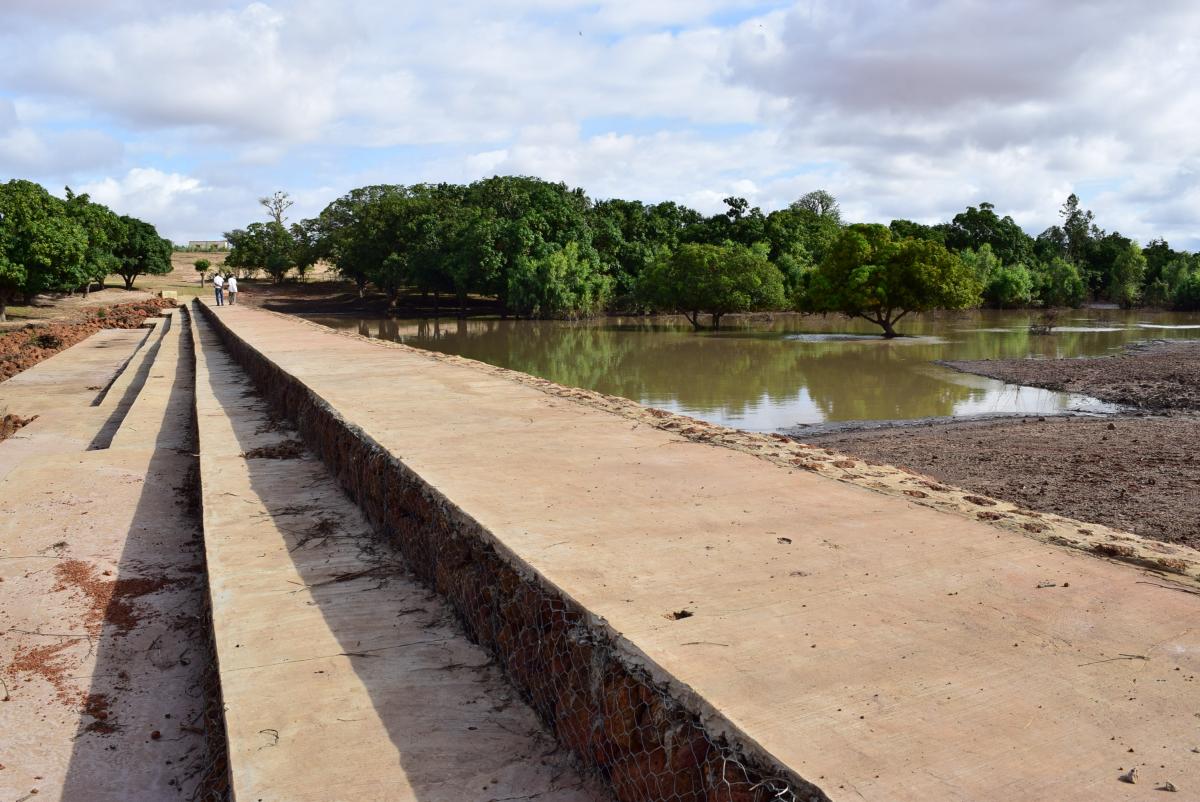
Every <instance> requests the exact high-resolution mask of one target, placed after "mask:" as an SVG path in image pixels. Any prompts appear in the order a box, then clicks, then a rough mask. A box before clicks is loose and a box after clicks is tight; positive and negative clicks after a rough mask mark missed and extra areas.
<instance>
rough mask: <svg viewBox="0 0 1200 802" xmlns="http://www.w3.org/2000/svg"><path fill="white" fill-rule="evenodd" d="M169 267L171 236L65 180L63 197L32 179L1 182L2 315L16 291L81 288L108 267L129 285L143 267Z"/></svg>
mask: <svg viewBox="0 0 1200 802" xmlns="http://www.w3.org/2000/svg"><path fill="white" fill-rule="evenodd" d="M169 272H171V243H170V241H169V240H166V239H163V238H162V237H160V236H159V235H158V231H157V230H155V228H154V226H152V225H150V224H149V223H147V222H145V221H143V220H139V219H137V218H135V217H129V216H128V215H118V214H116V213H115V212H113V211H112V210H111V209H109V208H108V207H107V206H103V205H102V204H99V203H93V202H92V201H91V200H90V199H89V198H88V196H87V195H86V194H84V195H76V194H75V193H74V192H72V191H71V189H70V188H69V187H68V188H67V191H66V199H65V200H64V199H62V198H57V197H55V196H54V195H51V194H50V193H49V192H48V191H47V190H46V189H45V188H44V187H42V186H41V185H39V184H35V183H34V182H32V181H24V180H20V179H13V180H11V181H8V182H7V183H4V184H0V321H4V320H6V313H7V309H8V306H9V304H11V303H12V302H13V301H14V300H16V299H18V298H23V299H26V300H30V299H32V298H33V296H34V295H37V294H38V293H44V292H78V291H80V290H82V291H83V292H84V293H85V294H86V293H87V292H89V291H90V289H91V287H92V285H93V284H100V285H101V286H103V284H104V280H105V279H106V278H107V277H108V276H109V275H112V274H116V275H119V276H121V277H122V278H123V279H124V280H125V288H126V289H132V288H133V282H134V281H135V280H136V279H137V277H138V276H140V275H142V274H144V273H150V274H166V273H169Z"/></svg>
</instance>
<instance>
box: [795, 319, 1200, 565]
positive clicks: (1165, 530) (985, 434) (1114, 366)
mask: <svg viewBox="0 0 1200 802" xmlns="http://www.w3.org/2000/svg"><path fill="white" fill-rule="evenodd" d="M946 364H948V365H949V366H950V367H953V368H955V369H957V370H962V371H966V372H972V373H978V374H981V375H984V376H990V377H992V378H995V379H999V380H1001V381H1006V382H1010V383H1013V384H1023V385H1027V386H1035V387H1045V388H1048V389H1052V390H1061V391H1066V392H1076V393H1085V394H1087V395H1091V396H1094V397H1096V398H1100V399H1102V400H1104V401H1109V402H1112V403H1118V404H1123V405H1125V406H1128V407H1131V408H1133V411H1131V412H1129V413H1126V414H1121V415H1117V416H1110V417H1103V418H1069V417H1051V418H1015V419H1003V420H991V421H975V422H957V423H955V422H950V423H925V424H919V425H913V426H896V427H891V428H885V429H875V430H870V431H866V430H860V431H842V432H837V433H832V434H825V435H819V434H814V435H803V437H804V439H805V440H806V441H808V442H811V443H815V444H818V445H821V446H826V447H829V448H834V449H837V450H839V451H844V452H846V453H848V454H852V455H855V456H858V457H861V458H863V459H870V460H878V461H881V462H886V463H889V464H893V465H900V466H904V467H907V468H910V469H912V470H915V471H919V472H921V473H924V474H927V475H929V476H932V477H934V478H936V479H938V480H940V481H943V482H947V483H949V484H953V485H957V486H959V487H962V488H965V489H967V490H972V491H975V492H977V493H981V494H983V495H987V496H992V497H994V498H999V499H1004V500H1006V501H1011V502H1014V503H1017V504H1020V505H1022V506H1024V507H1027V508H1030V509H1033V510H1038V511H1041V512H1050V513H1057V514H1060V515H1066V516H1070V517H1072V518H1078V519H1080V520H1084V521H1091V522H1096V523H1101V524H1105V525H1107V526H1111V527H1114V528H1116V529H1123V530H1126V531H1129V532H1134V533H1136V534H1139V535H1144V536H1146V537H1149V538H1153V539H1155V540H1161V541H1164V542H1169V543H1178V544H1182V545H1188V546H1192V547H1197V546H1200V454H1198V453H1197V449H1196V443H1197V441H1198V439H1200V343H1197V342H1161V341H1160V342H1153V343H1148V344H1139V345H1136V346H1131V347H1129V348H1127V349H1126V350H1125V351H1123V352H1122V353H1120V354H1118V355H1116V356H1111V357H1098V358H1091V359H1014V360H985V361H979V362H949V363H946Z"/></svg>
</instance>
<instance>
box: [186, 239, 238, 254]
mask: <svg viewBox="0 0 1200 802" xmlns="http://www.w3.org/2000/svg"><path fill="white" fill-rule="evenodd" d="M188 250H189V251H227V250H229V243H228V242H227V241H226V240H223V239H191V240H188Z"/></svg>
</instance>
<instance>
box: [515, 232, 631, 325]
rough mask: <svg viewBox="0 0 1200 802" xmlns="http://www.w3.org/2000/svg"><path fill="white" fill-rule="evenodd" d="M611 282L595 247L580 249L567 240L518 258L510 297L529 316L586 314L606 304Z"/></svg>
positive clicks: (518, 310) (520, 312)
mask: <svg viewBox="0 0 1200 802" xmlns="http://www.w3.org/2000/svg"><path fill="white" fill-rule="evenodd" d="M612 285H613V279H612V277H611V276H607V275H605V274H604V272H603V271H602V270H601V269H600V260H599V258H598V256H597V255H596V252H595V251H588V252H581V250H580V248H579V246H578V244H576V243H574V242H568V243H567V244H566V246H564V247H562V248H558V249H555V250H553V251H550V252H549V253H547V254H545V255H543V256H540V257H536V258H531V259H524V260H521V261H520V262H518V264H517V265H516V266H515V267H514V269H513V272H512V273H511V274H510V275H509V292H508V298H509V303H510V304H511V305H512V308H513V309H514V310H515V311H517V312H518V313H519V314H522V315H526V316H529V317H572V318H573V317H585V316H588V315H594V314H596V313H597V312H600V311H601V310H602V309H603V308H604V305H605V303H606V302H607V301H608V298H609V295H610V294H611V292H612Z"/></svg>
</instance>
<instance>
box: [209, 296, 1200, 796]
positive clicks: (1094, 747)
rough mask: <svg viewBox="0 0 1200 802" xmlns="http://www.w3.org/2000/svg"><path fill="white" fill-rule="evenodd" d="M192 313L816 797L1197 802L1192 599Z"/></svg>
mask: <svg viewBox="0 0 1200 802" xmlns="http://www.w3.org/2000/svg"><path fill="white" fill-rule="evenodd" d="M211 311H212V312H213V313H215V315H216V316H217V317H218V319H219V321H220V323H221V324H222V325H224V326H226V327H228V330H229V331H230V332H231V333H232V335H233V336H234V337H236V338H239V339H241V340H242V341H244V342H245V343H248V344H249V345H250V346H251V347H252V348H253V349H255V350H256V351H257V352H258V353H259V354H261V356H262V357H263V358H264V359H265V360H267V361H269V362H270V363H272V364H273V365H275V366H276V367H278V368H279V369H280V370H282V371H283V372H284V373H285V374H287V375H290V376H292V377H295V378H296V379H298V380H299V381H300V382H301V383H303V385H305V386H306V387H307V388H308V389H309V390H310V391H311V392H312V393H314V394H316V396H318V397H319V398H320V399H323V401H325V402H327V403H328V404H329V405H331V406H332V407H333V408H334V409H336V410H337V412H338V413H339V414H340V415H341V416H342V417H343V418H344V419H345V421H346V423H347V424H348V425H349V426H350V427H359V429H360V430H361V432H362V433H363V434H364V435H365V436H369V437H370V438H373V440H374V441H375V442H376V443H378V444H379V445H380V446H381V447H382V448H384V449H385V450H386V451H388V452H390V453H391V454H392V455H395V456H397V457H399V458H400V459H401V460H402V461H403V463H404V465H405V466H407V467H408V468H409V469H411V470H412V471H413V472H415V473H416V474H418V475H419V476H420V477H422V478H423V479H424V481H425V482H427V483H428V484H429V485H430V486H432V487H433V488H434V489H436V491H437V492H438V493H440V494H441V495H442V496H444V497H445V498H446V499H447V500H448V502H449V503H450V504H452V505H454V506H455V507H457V508H458V509H460V510H462V511H463V512H464V513H465V514H466V515H468V516H470V518H472V519H473V520H474V521H477V522H478V523H479V524H480V525H482V526H483V527H484V528H485V529H486V530H487V531H488V532H489V533H490V534H491V535H492V536H493V537H494V538H495V540H496V543H497V549H498V550H501V551H502V552H504V553H507V554H508V555H509V559H511V560H513V561H514V562H516V563H519V564H520V565H521V566H522V567H525V568H527V569H529V570H532V571H534V572H536V574H537V575H538V576H540V577H541V578H542V579H543V580H544V581H545V582H546V583H548V584H549V585H550V586H553V587H555V588H558V589H559V590H561V591H562V593H563V594H564V595H566V596H567V597H569V598H571V599H573V600H575V601H576V602H578V603H579V604H580V605H582V606H583V607H584V608H585V609H586V610H588V611H589V612H590V613H592V614H593V615H594V616H595V617H597V619H599V620H602V621H603V622H605V623H606V624H607V626H608V627H609V628H610V629H611V630H612V631H615V632H617V633H620V637H621V639H622V643H623V647H624V649H625V650H626V652H627V655H628V656H629V659H631V660H636V661H639V662H641V663H642V664H643V665H645V666H646V667H647V668H648V669H649V670H650V671H651V672H652V674H653V675H654V676H655V677H656V678H657V679H659V680H660V681H662V682H665V683H668V684H669V685H670V687H671V688H672V689H673V690H674V693H675V695H676V696H677V697H678V698H681V699H686V700H689V704H692V705H694V706H696V707H697V708H698V709H699V711H700V712H701V713H702V714H703V715H704V717H705V722H706V724H707V725H708V726H709V727H710V729H713V730H724V731H726V732H728V733H730V734H731V735H732V736H733V737H735V738H736V739H737V740H739V741H740V742H743V743H746V744H750V745H752V746H756V748H758V749H761V750H762V752H763V753H765V754H768V755H770V756H772V757H773V758H774V759H775V760H777V761H778V762H779V763H781V764H783V765H784V766H787V767H790V768H791V769H793V770H794V771H795V772H797V773H798V774H799V775H800V776H802V777H804V778H805V779H807V780H809V781H811V782H813V783H815V784H817V785H818V786H820V787H821V788H822V789H823V790H824V791H825V792H826V793H827V794H829V795H830V796H831V797H832V798H834V799H869V800H889V801H890V800H918V799H920V800H927V799H939V800H976V801H978V800H1008V799H1011V798H1014V797H1016V798H1034V799H1055V800H1089V802H1090V801H1091V800H1096V799H1105V800H1119V799H1157V798H1159V795H1158V794H1157V793H1156V792H1155V790H1154V789H1155V788H1156V787H1159V786H1160V785H1161V784H1162V783H1164V782H1167V781H1169V782H1171V783H1173V784H1174V785H1175V786H1176V787H1177V788H1178V789H1179V790H1180V791H1181V792H1182V793H1184V794H1185V795H1186V796H1185V798H1186V797H1187V796H1191V797H1197V798H1200V753H1196V752H1194V751H1193V749H1195V748H1197V747H1200V730H1198V727H1197V718H1196V716H1197V715H1198V714H1200V709H1198V708H1197V706H1196V704H1195V700H1196V699H1198V698H1200V686H1198V685H1197V677H1198V676H1200V596H1198V595H1196V594H1195V592H1194V590H1192V589H1189V588H1186V587H1184V586H1182V585H1178V584H1175V583H1173V582H1171V581H1169V580H1167V579H1165V578H1163V577H1161V576H1159V575H1157V574H1150V573H1147V572H1143V571H1141V570H1138V569H1136V568H1133V567H1131V566H1128V565H1120V564H1114V563H1110V562H1106V561H1104V560H1101V559H1098V558H1095V557H1091V556H1088V555H1085V554H1082V553H1079V552H1076V551H1068V550H1064V549H1060V548H1056V547H1055V546H1053V545H1048V544H1045V543H1040V542H1037V541H1035V540H1032V539H1030V538H1025V537H1022V536H1020V535H1019V534H1015V533H1012V532H1007V531H1002V530H998V529H997V528H995V527H993V526H989V525H987V524H985V523H980V522H974V521H970V520H965V519H963V518H961V517H957V516H951V515H947V514H943V513H940V512H938V511H937V510H933V509H930V508H928V507H921V506H917V505H915V504H911V503H907V502H905V501H903V500H901V499H898V498H896V497H893V496H884V495H881V494H878V493H872V492H870V491H868V490H866V489H863V488H860V487H854V486H851V485H847V484H844V483H838V482H834V481H831V480H829V479H826V478H824V477H821V476H818V475H814V474H812V473H808V472H804V471H796V472H792V471H789V470H786V469H784V468H781V467H779V466H776V465H772V464H769V463H767V462H765V461H763V460H761V459H757V458H755V457H753V456H751V455H748V454H744V453H739V452H735V451H731V450H728V449H723V448H718V447H714V446H710V445H705V444H700V443H696V442H692V441H690V440H687V439H685V438H683V437H680V436H677V435H674V434H670V433H668V432H664V431H661V430H657V429H653V428H649V427H646V426H638V425H637V424H636V423H631V422H630V421H629V420H626V419H623V418H620V417H617V416H614V415H611V414H607V413H605V412H603V411H600V410H596V409H593V408H590V407H585V406H582V405H579V404H575V403H572V402H570V401H567V400H564V399H562V398H558V397H553V396H551V395H547V394H545V393H541V392H538V391H537V390H536V389H534V388H531V387H529V386H527V385H524V384H521V383H518V382H515V381H512V380H510V379H507V378H505V377H504V376H503V375H502V373H501V372H499V371H495V370H491V369H487V368H484V367H481V366H471V365H466V364H461V363H457V364H456V363H454V362H450V361H447V360H444V359H439V358H436V357H433V356H431V355H428V354H424V353H422V352H419V351H415V350H413V349H409V348H405V347H403V346H393V345H390V344H381V343H376V342H369V341H366V340H362V339H359V338H354V337H348V336H343V335H338V334H334V333H333V332H327V331H324V330H321V329H320V328H319V327H315V326H313V325H311V324H306V323H304V322H300V321H296V320H294V319H287V318H285V317H282V316H278V315H273V314H270V313H266V312H262V311H259V310H255V309H253V308H249V307H223V308H220V309H213V310H211ZM342 650H343V651H348V649H346V648H345V647H343V649H342ZM1134 766H1136V767H1137V768H1138V770H1139V772H1140V779H1139V782H1138V783H1137V784H1128V783H1124V782H1121V781H1120V780H1119V779H1118V778H1119V776H1120V775H1121V774H1123V773H1124V772H1126V771H1128V770H1129V769H1130V768H1131V767H1134Z"/></svg>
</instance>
